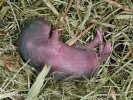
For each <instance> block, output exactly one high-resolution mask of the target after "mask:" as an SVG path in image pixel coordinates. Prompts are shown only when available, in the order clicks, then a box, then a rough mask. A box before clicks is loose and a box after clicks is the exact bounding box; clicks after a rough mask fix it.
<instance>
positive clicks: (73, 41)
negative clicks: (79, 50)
mask: <svg viewBox="0 0 133 100" xmlns="http://www.w3.org/2000/svg"><path fill="white" fill-rule="evenodd" d="M106 15H107V14H105V15H104V16H103V17H102V18H100V19H99V20H98V21H96V22H95V23H92V24H91V25H90V26H89V27H88V28H87V29H85V30H84V31H83V32H82V33H81V34H79V35H78V36H77V37H76V38H74V39H73V40H72V41H71V42H70V43H69V44H68V45H69V46H71V45H73V44H74V43H75V42H76V41H77V40H78V39H79V38H80V37H81V36H82V35H84V34H85V33H86V32H87V31H89V30H90V29H91V28H92V27H93V26H94V25H95V24H97V23H98V22H99V21H101V20H102V19H103V18H104V17H105V16H106Z"/></svg>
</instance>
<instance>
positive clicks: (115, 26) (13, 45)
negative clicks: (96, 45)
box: [0, 0, 133, 100]
mask: <svg viewBox="0 0 133 100" xmlns="http://www.w3.org/2000/svg"><path fill="white" fill-rule="evenodd" d="M71 1H73V2H72V5H71V6H70V9H68V13H66V17H64V15H65V11H66V9H67V7H68V4H69V0H1V1H0V99H3V98H5V99H7V98H8V99H13V100H21V99H24V98H25V97H27V94H28V95H30V97H31V98H32V96H33V95H34V96H35V99H39V100H43V99H45V100H60V99H62V100H70V99H72V100H77V99H78V100H79V99H81V100H86V99H87V100H88V99H89V100H93V99H94V100H95V99H107V100H108V99H109V100H112V99H113V100H116V99H118V100H120V99H121V100H131V99H133V10H131V9H133V1H132V0H115V2H117V3H114V2H113V3H112V2H110V0H92V1H91V0H71ZM120 5H122V6H120ZM37 17H44V18H47V19H49V20H50V21H51V23H52V24H53V27H54V28H58V29H60V32H59V33H60V34H61V35H62V39H63V41H64V42H65V43H67V44H69V43H70V42H73V38H74V37H76V36H77V35H78V34H81V33H82V32H83V31H84V30H86V29H87V28H88V27H89V26H91V25H92V27H91V29H90V30H87V32H86V33H85V34H84V35H82V36H80V38H79V39H78V40H77V41H75V42H74V44H77V43H81V44H84V43H87V42H89V41H91V40H92V39H93V38H94V37H95V30H96V28H97V27H98V26H102V27H103V28H104V31H105V34H104V40H105V41H106V42H110V41H111V42H112V46H113V50H112V52H111V54H110V56H109V58H108V60H107V61H106V63H105V64H103V65H101V66H100V67H101V69H100V70H99V72H97V73H96V74H95V75H94V76H93V77H92V78H91V79H87V78H85V80H82V81H81V80H80V81H74V82H63V81H56V80H54V79H53V78H52V77H49V78H47V77H46V78H45V79H44V78H42V79H41V78H40V81H39V80H37V83H38V84H37V86H38V85H39V84H40V86H39V87H38V88H37V86H35V85H34V86H35V88H36V89H33V91H32V93H31V92H30V93H31V94H32V95H31V94H30V93H28V92H29V90H30V88H31V86H32V85H33V83H34V82H35V80H36V78H37V76H38V74H39V73H38V72H36V71H35V70H32V68H31V67H29V66H28V65H27V64H25V63H24V62H23V61H22V59H21V58H20V56H19V54H18V52H17V38H18V34H19V32H20V31H21V29H22V27H23V26H24V25H25V24H26V23H27V22H29V21H31V20H33V19H34V18H37ZM63 19H64V20H63ZM99 19H100V21H98V20H99ZM44 72H45V71H44ZM38 77H39V76H38ZM43 81H44V84H41V83H42V82H43ZM34 92H37V93H34ZM38 93H39V94H38ZM37 94H38V95H37ZM111 94H112V95H111Z"/></svg>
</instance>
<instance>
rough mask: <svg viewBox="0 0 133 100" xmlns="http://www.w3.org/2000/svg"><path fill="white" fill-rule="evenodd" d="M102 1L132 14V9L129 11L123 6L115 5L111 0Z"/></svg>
mask: <svg viewBox="0 0 133 100" xmlns="http://www.w3.org/2000/svg"><path fill="white" fill-rule="evenodd" d="M104 1H105V2H108V3H109V4H112V5H114V6H116V7H118V8H121V9H124V10H126V11H128V12H133V10H132V9H129V8H128V7H125V6H123V5H120V4H118V3H116V2H115V1H112V0H104Z"/></svg>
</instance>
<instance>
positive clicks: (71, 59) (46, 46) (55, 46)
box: [18, 18, 111, 80]
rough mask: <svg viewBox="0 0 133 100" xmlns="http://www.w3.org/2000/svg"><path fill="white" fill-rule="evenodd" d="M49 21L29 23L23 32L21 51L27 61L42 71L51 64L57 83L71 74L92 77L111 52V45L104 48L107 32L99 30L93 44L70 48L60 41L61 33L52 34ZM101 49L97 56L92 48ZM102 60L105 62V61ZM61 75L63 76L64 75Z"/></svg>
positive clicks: (53, 32) (54, 31)
mask: <svg viewBox="0 0 133 100" xmlns="http://www.w3.org/2000/svg"><path fill="white" fill-rule="evenodd" d="M51 30H52V29H51V24H50V22H49V21H47V20H44V19H42V18H39V19H36V20H34V21H32V22H31V23H29V24H28V25H27V26H26V27H25V28H24V29H23V30H22V32H21V33H20V35H19V39H18V48H19V53H20V55H21V57H22V58H23V59H24V61H28V60H29V59H30V62H29V65H31V66H33V67H35V69H36V70H38V71H41V70H42V68H43V66H44V65H45V64H50V65H51V66H52V67H51V70H50V73H52V72H54V78H55V79H56V80H61V79H64V78H65V77H68V76H71V75H78V76H80V77H79V78H77V79H82V75H85V76H86V77H88V78H89V77H91V76H92V74H93V72H94V71H95V69H97V66H98V64H99V61H100V63H102V62H105V61H106V60H107V58H108V56H109V54H110V52H111V43H106V44H105V45H103V36H102V34H103V30H102V28H98V29H97V35H96V37H95V39H94V40H93V41H91V42H90V43H88V44H86V45H81V44H78V45H76V46H68V45H66V44H64V43H63V42H62V41H60V40H59V38H58V30H53V31H51ZM97 46H99V53H98V54H97V53H96V52H95V51H94V50H93V49H92V48H96V47H97ZM99 59H102V62H101V60H99ZM60 73H61V74H60Z"/></svg>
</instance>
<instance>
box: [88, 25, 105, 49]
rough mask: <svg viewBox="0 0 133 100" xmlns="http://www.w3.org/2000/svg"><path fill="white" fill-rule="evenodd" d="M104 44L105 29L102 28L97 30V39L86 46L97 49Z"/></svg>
mask: <svg viewBox="0 0 133 100" xmlns="http://www.w3.org/2000/svg"><path fill="white" fill-rule="evenodd" d="M102 43H103V29H102V28H101V27H99V28H98V29H97V35H96V37H95V39H94V40H93V41H91V42H90V43H88V44H86V46H87V47H92V48H95V47H97V46H98V45H100V44H102Z"/></svg>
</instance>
